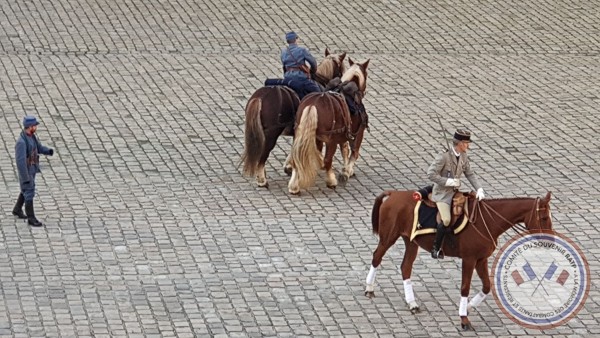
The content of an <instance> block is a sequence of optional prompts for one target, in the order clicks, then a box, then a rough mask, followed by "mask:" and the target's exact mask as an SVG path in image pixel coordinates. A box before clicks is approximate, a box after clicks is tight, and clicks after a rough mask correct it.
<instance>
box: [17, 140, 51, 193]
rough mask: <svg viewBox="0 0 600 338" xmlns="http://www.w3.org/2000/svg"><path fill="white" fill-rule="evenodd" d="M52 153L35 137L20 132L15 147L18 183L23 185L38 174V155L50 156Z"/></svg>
mask: <svg viewBox="0 0 600 338" xmlns="http://www.w3.org/2000/svg"><path fill="white" fill-rule="evenodd" d="M53 152H54V151H53V150H52V149H50V148H48V147H45V146H43V145H42V144H41V143H40V142H39V141H38V139H37V137H35V135H32V136H29V135H27V134H26V133H25V132H21V135H20V136H19V138H18V139H17V143H16V145H15V159H16V162H17V171H18V173H19V182H20V183H21V184H23V183H25V182H32V181H33V180H35V174H36V173H39V172H40V165H39V162H40V156H39V154H43V155H52V154H53ZM28 156H29V157H28Z"/></svg>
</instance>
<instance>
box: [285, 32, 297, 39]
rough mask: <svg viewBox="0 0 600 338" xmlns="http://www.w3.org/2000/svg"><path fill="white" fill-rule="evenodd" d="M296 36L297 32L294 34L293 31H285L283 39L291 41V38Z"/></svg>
mask: <svg viewBox="0 0 600 338" xmlns="http://www.w3.org/2000/svg"><path fill="white" fill-rule="evenodd" d="M297 38H298V34H296V33H295V32H287V33H286V34H285V41H291V40H295V39H297Z"/></svg>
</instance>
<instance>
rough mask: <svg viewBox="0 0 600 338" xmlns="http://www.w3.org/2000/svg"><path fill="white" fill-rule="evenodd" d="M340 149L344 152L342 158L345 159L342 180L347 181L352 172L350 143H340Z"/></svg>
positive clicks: (340, 178)
mask: <svg viewBox="0 0 600 338" xmlns="http://www.w3.org/2000/svg"><path fill="white" fill-rule="evenodd" d="M340 151H341V152H342V158H343V160H344V169H343V170H342V173H341V174H340V177H339V180H340V181H347V180H348V179H349V178H350V174H348V170H347V168H348V163H349V161H350V143H348V142H344V143H342V144H340Z"/></svg>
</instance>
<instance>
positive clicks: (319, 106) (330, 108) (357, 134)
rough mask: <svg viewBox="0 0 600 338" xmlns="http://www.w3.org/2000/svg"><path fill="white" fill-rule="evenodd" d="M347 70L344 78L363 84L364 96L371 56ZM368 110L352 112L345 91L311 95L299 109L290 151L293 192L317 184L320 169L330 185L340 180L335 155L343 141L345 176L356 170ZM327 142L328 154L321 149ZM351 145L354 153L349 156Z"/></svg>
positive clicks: (343, 175) (342, 177)
mask: <svg viewBox="0 0 600 338" xmlns="http://www.w3.org/2000/svg"><path fill="white" fill-rule="evenodd" d="M350 64H351V66H350V68H349V69H348V70H347V71H346V72H344V75H343V76H342V78H341V80H342V81H343V82H346V81H353V82H355V83H356V85H357V87H358V88H359V91H360V94H359V96H360V97H361V98H362V96H363V95H364V92H365V90H366V88H367V66H368V65H369V60H366V61H364V62H362V63H354V62H352V61H351V60H350ZM366 122H367V121H366V114H355V115H350V112H349V110H348V105H347V104H346V101H345V99H344V97H343V95H341V94H337V93H332V92H325V93H312V94H309V95H307V96H306V97H305V98H304V99H303V100H302V102H301V103H300V107H298V111H297V113H296V125H297V127H296V133H295V136H294V143H293V145H292V151H291V153H290V156H291V160H290V164H291V166H292V177H291V179H290V182H289V184H288V189H289V192H290V193H291V194H294V195H296V194H299V193H300V189H306V188H308V187H309V186H311V185H312V184H314V181H315V178H316V176H317V173H318V170H319V169H320V168H323V169H324V170H325V171H326V172H327V178H326V183H327V186H328V187H329V188H332V189H333V188H335V187H336V186H337V184H338V181H337V178H336V175H335V172H334V170H333V156H334V154H335V151H336V149H337V146H338V145H339V146H340V148H341V149H342V155H343V157H344V169H343V172H342V175H341V176H340V178H341V179H343V180H346V179H348V178H349V177H350V176H352V175H353V174H354V169H353V167H354V163H355V162H356V159H357V158H358V151H359V149H360V145H361V143H362V139H363V134H364V130H365V128H366V127H367V124H366ZM324 144H325V157H323V156H322V155H321V150H322V148H323V145H324ZM349 148H351V149H352V155H350V156H349Z"/></svg>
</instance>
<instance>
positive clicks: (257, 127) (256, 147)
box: [242, 98, 265, 176]
mask: <svg viewBox="0 0 600 338" xmlns="http://www.w3.org/2000/svg"><path fill="white" fill-rule="evenodd" d="M261 109H262V99H256V98H254V99H251V100H250V101H249V102H248V104H247V105H246V131H245V133H244V141H245V147H244V153H243V154H242V162H243V163H244V171H243V173H244V176H256V175H257V174H258V164H259V161H260V158H261V156H262V153H263V150H264V148H265V132H264V131H263V128H262V121H261V118H260V111H261Z"/></svg>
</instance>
